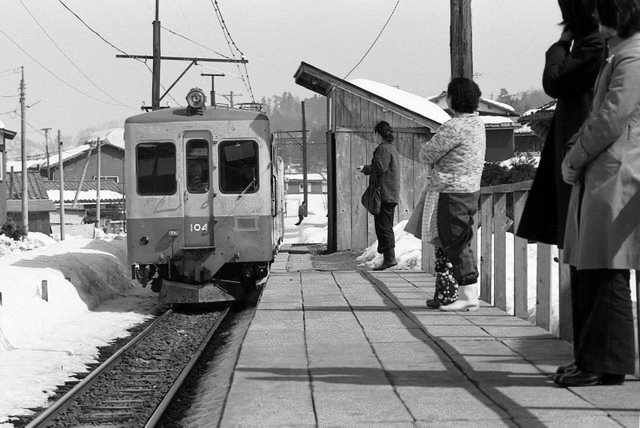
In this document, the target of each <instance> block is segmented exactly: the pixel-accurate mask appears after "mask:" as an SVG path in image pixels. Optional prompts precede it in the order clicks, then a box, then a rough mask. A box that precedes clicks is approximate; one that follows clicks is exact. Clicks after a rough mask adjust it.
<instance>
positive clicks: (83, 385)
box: [27, 309, 173, 428]
mask: <svg viewBox="0 0 640 428" xmlns="http://www.w3.org/2000/svg"><path fill="white" fill-rule="evenodd" d="M172 312H173V309H169V310H167V311H166V312H165V313H164V314H162V315H161V316H159V317H158V318H157V319H156V320H155V321H153V323H151V324H150V325H149V326H148V327H147V328H146V329H144V330H143V331H142V332H141V333H140V334H138V335H137V336H136V337H134V338H133V339H131V340H130V341H129V342H128V343H127V344H126V345H125V346H123V347H122V348H121V349H119V350H118V351H117V352H116V353H114V354H113V355H112V356H111V357H109V358H108V359H107V360H106V361H105V362H104V363H102V364H100V365H99V366H98V367H96V369H95V370H93V371H92V372H91V373H89V375H87V377H85V378H84V379H82V381H80V382H79V383H78V384H77V385H76V386H74V387H73V388H72V389H71V390H70V391H69V392H67V393H66V394H64V395H63V396H62V397H60V399H59V400H57V401H56V402H55V403H53V405H52V406H51V407H49V408H47V409H46V410H45V411H44V412H42V413H41V414H39V415H38V417H37V418H35V419H34V420H32V421H31V422H30V423H29V424H28V425H27V428H36V427H41V426H46V425H47V424H49V423H51V422H52V419H53V418H54V417H55V416H56V414H58V413H60V412H62V411H64V410H65V409H66V408H67V407H69V406H70V405H71V404H73V403H74V401H75V399H76V398H77V397H78V396H80V394H82V393H83V392H84V391H85V390H87V389H88V388H89V387H90V386H91V385H92V384H93V382H94V381H95V380H96V379H97V378H98V376H100V375H101V374H102V373H104V372H105V371H107V370H108V369H109V368H111V367H112V366H113V365H114V364H115V363H117V362H118V361H120V359H122V356H123V355H124V353H125V352H127V351H128V350H129V349H130V348H132V347H133V346H134V345H136V344H137V343H138V342H139V341H140V340H141V339H143V338H145V337H146V336H148V335H149V333H150V332H152V331H153V330H154V329H155V328H156V326H157V325H158V324H159V323H160V322H161V321H162V320H164V319H165V318H166V317H168V316H169V315H171V313H172Z"/></svg>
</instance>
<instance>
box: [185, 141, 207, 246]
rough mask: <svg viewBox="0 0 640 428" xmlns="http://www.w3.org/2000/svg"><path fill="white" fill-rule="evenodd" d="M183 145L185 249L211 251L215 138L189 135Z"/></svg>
mask: <svg viewBox="0 0 640 428" xmlns="http://www.w3.org/2000/svg"><path fill="white" fill-rule="evenodd" d="M183 141H184V148H185V151H184V153H185V158H184V162H185V165H184V173H185V178H184V183H185V186H184V190H183V192H184V193H183V200H184V231H185V233H184V242H185V247H187V248H211V247H213V246H214V236H213V235H214V234H213V215H214V212H213V204H212V195H213V192H212V186H211V170H212V157H211V134H210V133H209V132H206V131H189V132H185V134H184V140H183Z"/></svg>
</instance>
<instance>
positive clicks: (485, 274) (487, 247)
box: [480, 193, 493, 305]
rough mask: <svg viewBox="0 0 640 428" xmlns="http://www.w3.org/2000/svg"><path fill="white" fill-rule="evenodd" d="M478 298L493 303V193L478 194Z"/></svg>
mask: <svg viewBox="0 0 640 428" xmlns="http://www.w3.org/2000/svg"><path fill="white" fill-rule="evenodd" d="M480 211H481V212H480V228H481V232H480V234H481V239H480V248H481V254H482V255H481V256H480V299H482V300H484V301H485V302H487V303H488V304H490V305H492V304H493V295H492V292H491V277H492V269H493V246H492V244H491V241H492V238H493V237H492V234H493V230H492V229H493V194H492V193H488V194H480Z"/></svg>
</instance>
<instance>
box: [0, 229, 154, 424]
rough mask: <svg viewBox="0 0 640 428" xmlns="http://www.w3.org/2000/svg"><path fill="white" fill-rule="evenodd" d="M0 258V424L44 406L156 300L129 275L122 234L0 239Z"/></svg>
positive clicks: (144, 315) (34, 235)
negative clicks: (63, 385) (56, 389)
mask: <svg viewBox="0 0 640 428" xmlns="http://www.w3.org/2000/svg"><path fill="white" fill-rule="evenodd" d="M0 255H1V257H0V272H2V276H1V277H0V293H2V304H1V305H0V426H2V427H8V426H13V424H11V423H10V421H8V416H10V415H19V414H29V413H31V412H30V411H29V410H27V409H28V408H33V407H38V406H43V405H45V404H46V403H47V398H48V397H49V396H50V395H52V393H53V391H54V390H55V388H56V386H57V385H62V384H64V382H65V381H66V380H69V378H70V377H71V376H72V375H73V373H76V372H82V371H84V370H85V366H86V365H87V364H89V363H92V362H94V361H95V360H96V357H97V354H98V351H97V348H98V347H100V346H104V345H107V344H108V343H109V342H111V341H112V340H114V339H116V338H118V337H123V336H126V335H127V334H128V333H127V331H126V330H127V329H128V328H130V327H132V326H134V325H136V324H139V323H141V322H142V321H144V320H145V319H147V318H149V317H150V316H151V313H152V312H153V310H154V308H155V306H156V305H157V298H156V295H155V294H154V293H152V292H151V291H150V290H149V289H148V288H141V287H139V286H136V287H135V288H134V285H133V283H132V281H131V280H130V279H129V271H128V269H127V267H126V266H127V262H126V239H125V238H124V237H123V236H115V235H107V236H104V235H102V238H100V239H85V238H74V237H69V238H68V239H66V240H65V241H60V242H56V241H55V240H53V239H51V238H49V237H48V236H46V235H43V234H38V233H30V234H29V235H28V237H27V239H26V240H25V241H24V242H15V241H12V240H9V239H6V237H4V236H0ZM43 281H46V282H47V293H46V294H48V301H45V300H44V299H43V290H42V282H43Z"/></svg>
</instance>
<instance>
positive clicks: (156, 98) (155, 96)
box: [151, 0, 160, 110]
mask: <svg viewBox="0 0 640 428" xmlns="http://www.w3.org/2000/svg"><path fill="white" fill-rule="evenodd" d="M159 16H160V0H156V19H155V21H153V73H152V74H153V76H152V84H151V108H152V109H153V110H158V109H159V108H160V19H159Z"/></svg>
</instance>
